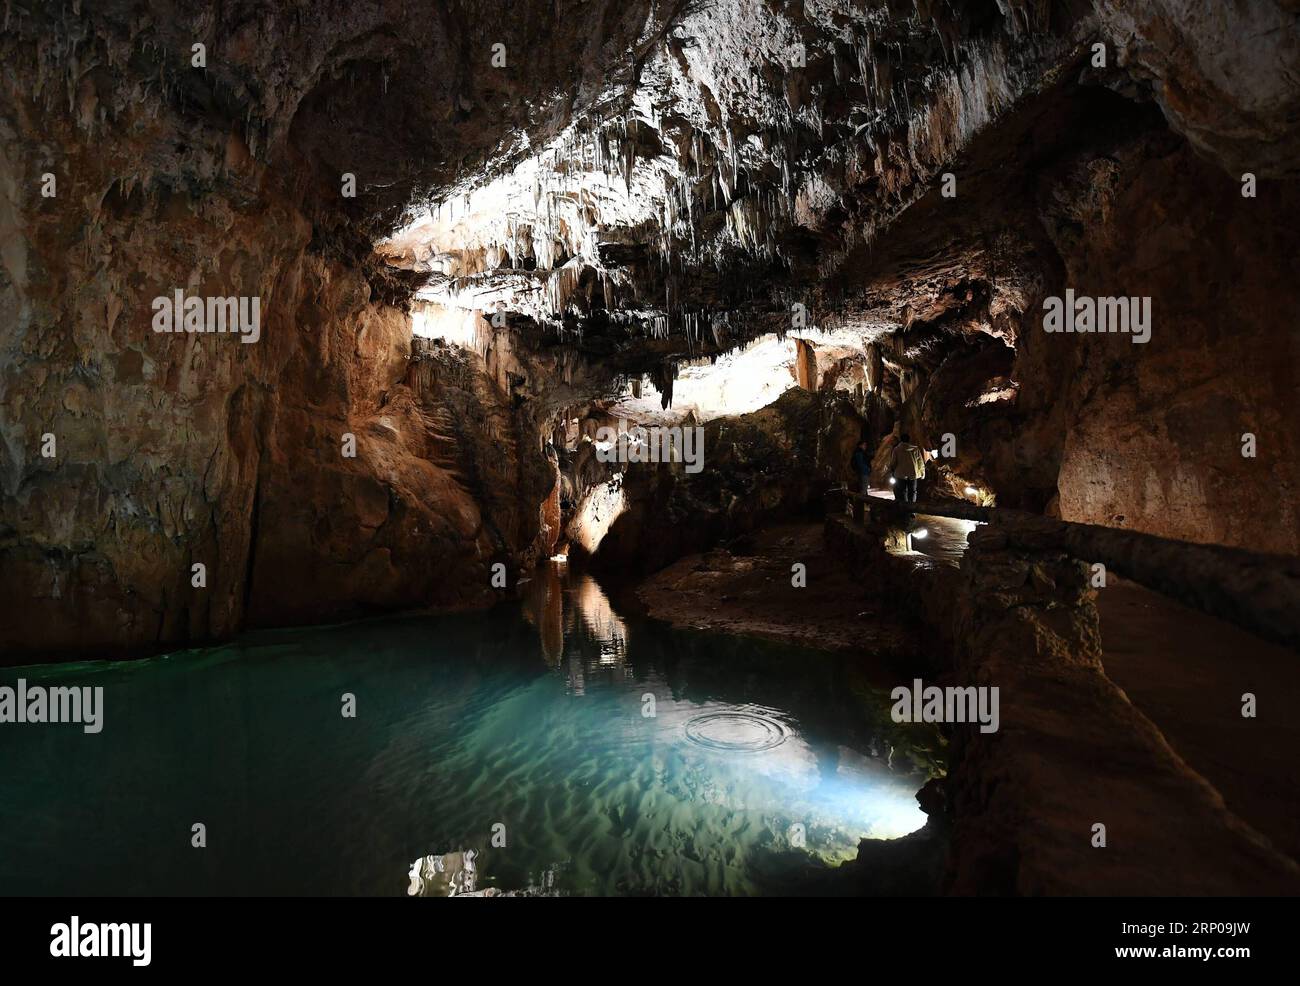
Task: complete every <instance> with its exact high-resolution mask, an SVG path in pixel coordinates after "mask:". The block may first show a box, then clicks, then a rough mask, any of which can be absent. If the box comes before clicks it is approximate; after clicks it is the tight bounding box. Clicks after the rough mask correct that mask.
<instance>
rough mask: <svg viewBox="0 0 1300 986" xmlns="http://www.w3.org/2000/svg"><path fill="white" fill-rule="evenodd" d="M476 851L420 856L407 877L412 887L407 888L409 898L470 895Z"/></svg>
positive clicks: (475, 871) (475, 868) (472, 891)
mask: <svg viewBox="0 0 1300 986" xmlns="http://www.w3.org/2000/svg"><path fill="white" fill-rule="evenodd" d="M474 856H475V852H474V850H473V849H466V850H465V851H464V852H449V853H443V854H442V855H440V856H422V857H420V858H419V859H417V860H416V861H415V862H414V863H412V864H411V870H410V872H409V873H408V874H407V876H409V877H410V878H411V885H410V886H409V887H407V888H406V895H407V896H408V897H458V896H462V895H465V894H473V893H474V890H475V883H476V880H477V874H478V869H477V867H476V866H475V865H474Z"/></svg>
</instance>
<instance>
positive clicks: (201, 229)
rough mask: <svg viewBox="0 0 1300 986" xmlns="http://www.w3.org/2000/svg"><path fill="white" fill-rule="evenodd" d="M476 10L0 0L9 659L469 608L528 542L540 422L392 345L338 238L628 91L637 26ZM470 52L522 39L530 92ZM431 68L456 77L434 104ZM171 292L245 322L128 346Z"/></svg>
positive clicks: (461, 369) (476, 364) (609, 16)
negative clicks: (2, 2)
mask: <svg viewBox="0 0 1300 986" xmlns="http://www.w3.org/2000/svg"><path fill="white" fill-rule="evenodd" d="M493 6H494V5H493V4H492V3H478V4H452V5H448V6H446V7H445V8H444V9H443V11H442V14H441V15H440V16H439V17H436V18H429V17H426V16H423V15H421V14H420V13H419V12H418V11H414V10H411V9H408V7H407V5H404V4H396V3H389V4H379V5H375V6H374V7H373V8H368V9H366V10H357V9H355V8H354V6H353V5H349V4H296V3H287V4H283V5H274V6H265V7H261V8H259V6H258V5H243V4H237V5H232V6H230V7H228V8H226V9H224V10H223V11H222V12H221V13H220V14H217V13H215V12H213V11H211V10H208V9H207V8H206V5H197V4H196V5H192V6H188V7H187V6H185V5H181V6H179V7H175V8H173V7H171V6H170V5H167V6H165V7H164V6H163V5H155V6H154V7H153V8H140V7H138V6H133V5H130V4H118V3H104V4H96V5H88V6H87V7H86V8H84V9H83V8H82V7H81V5H57V6H56V5H50V6H48V7H47V6H44V5H35V6H30V5H26V4H22V3H18V4H12V3H11V4H7V5H6V8H7V9H6V14H5V32H4V34H3V36H2V44H3V61H4V65H5V71H4V74H3V98H2V99H0V192H2V193H3V194H0V261H3V263H2V264H0V323H2V324H3V327H4V329H3V334H2V336H0V595H3V598H4V602H3V604H0V653H3V654H4V656H5V658H6V659H10V660H18V659H21V658H23V657H33V658H44V657H52V656H65V655H76V654H86V655H94V656H97V657H106V656H114V655H121V654H128V653H138V652H140V651H141V650H147V649H151V648H160V647H166V646H173V645H176V644H180V643H187V642H194V641H202V640H206V639H213V638H219V637H224V636H228V635H229V634H231V633H232V632H234V631H236V630H238V629H239V628H241V627H243V626H246V625H250V624H259V623H260V624H266V623H275V624H283V623H292V622H298V621H322V620H329V619H339V618H346V617H349V616H354V615H358V614H360V613H364V612H369V611H374V610H377V609H393V608H399V607H408V606H430V605H432V606H456V605H465V604H470V603H481V602H482V601H483V600H484V598H485V597H486V595H487V593H488V576H487V571H488V565H489V563H490V562H492V561H494V560H501V561H505V562H507V563H508V564H510V565H511V566H513V567H518V566H520V565H524V564H527V563H528V562H529V560H530V559H534V558H536V557H537V555H538V554H539V553H540V551H542V550H544V549H545V544H543V543H542V541H544V540H545V539H544V538H543V539H541V540H539V537H538V535H539V531H540V529H541V527H542V524H543V518H542V515H541V504H542V501H543V500H545V499H546V497H547V495H548V491H549V490H550V489H551V488H552V486H553V485H554V480H555V475H554V470H553V468H552V469H548V468H547V467H546V463H545V460H544V459H540V458H539V457H536V456H535V454H534V449H535V448H539V447H540V443H538V442H537V432H536V422H535V421H534V420H532V417H531V416H530V415H529V414H518V413H516V412H517V411H518V407H517V403H518V402H517V401H515V400H513V399H512V397H511V394H510V391H509V389H508V388H507V389H505V390H502V389H501V388H500V387H499V386H497V385H496V384H495V383H494V379H496V378H495V377H494V376H493V371H494V368H493V367H491V366H489V361H488V360H485V359H483V358H481V357H474V356H465V357H462V358H461V359H460V361H459V362H458V363H457V362H455V361H452V362H447V361H444V362H439V361H438V360H436V359H423V358H417V359H415V360H413V359H412V355H413V349H412V341H411V329H410V316H409V313H408V311H407V310H406V309H405V307H404V306H400V307H399V306H395V305H394V304H393V302H396V301H399V300H400V299H401V298H402V297H404V296H405V295H404V292H403V289H402V286H401V285H400V283H395V282H394V281H393V280H392V278H391V276H390V275H389V274H387V273H385V272H384V271H383V270H381V269H379V268H378V267H377V265H375V264H374V262H373V260H371V259H369V248H368V246H367V245H365V239H364V236H363V233H362V232H359V230H364V228H365V225H366V224H376V223H382V222H383V221H384V220H383V216H384V215H385V214H386V213H388V212H391V210H392V209H393V208H395V207H400V206H402V205H404V204H405V202H406V201H407V200H408V199H409V198H410V197H411V196H412V195H414V194H418V189H419V188H420V187H421V183H423V185H424V186H425V187H429V186H432V187H439V186H440V185H445V184H447V183H449V182H450V180H451V178H452V176H454V174H455V172H456V171H457V170H459V169H461V168H468V167H473V166H475V164H476V163H481V162H482V161H483V160H484V159H485V158H486V157H487V156H488V155H489V154H490V153H498V154H499V153H502V146H501V145H502V142H503V141H504V147H505V151H506V152H507V153H508V152H509V147H510V141H512V140H515V139H517V138H518V137H519V136H520V135H521V134H525V133H528V132H530V131H531V132H534V133H542V134H544V133H546V132H548V131H550V130H551V129H553V128H554V127H555V126H557V125H558V124H559V123H560V122H562V121H563V120H564V119H565V118H566V117H567V115H568V114H569V113H570V112H572V108H573V105H574V102H575V101H577V100H581V99H584V98H585V99H587V100H591V99H594V98H595V96H596V95H598V94H599V93H602V92H605V93H608V92H609V91H610V86H609V84H610V81H611V80H615V81H617V80H618V79H620V78H621V79H624V80H625V81H626V80H628V79H630V78H631V77H632V75H631V71H632V67H633V65H632V62H634V60H635V53H636V51H637V45H638V44H639V43H640V44H644V43H648V42H647V41H646V40H645V39H646V38H649V37H652V36H653V35H654V33H655V32H656V31H659V30H661V29H662V21H661V20H659V19H657V18H656V17H652V16H650V17H648V16H647V14H648V13H649V11H648V5H644V4H633V5H627V4H622V3H618V4H615V3H608V4H594V5H592V4H588V5H586V11H585V13H586V14H587V15H588V19H587V20H585V21H584V23H583V26H582V29H581V30H576V29H574V26H573V24H571V23H569V22H561V21H556V20H554V19H552V18H551V16H550V14H549V13H548V15H547V16H546V17H544V18H540V19H539V18H533V17H519V16H515V17H505V16H503V15H504V14H505V13H506V8H508V7H510V6H511V5H509V4H504V3H503V4H497V5H496V7H498V8H500V9H497V10H495V11H494V10H493ZM92 8H93V9H92ZM671 13H672V8H671V5H669V7H668V8H667V9H665V10H663V11H662V16H663V17H667V16H670V15H671ZM489 35H491V36H490V37H489ZM496 39H502V40H504V41H505V42H508V43H511V44H512V45H513V46H514V50H515V52H516V55H517V57H522V56H523V54H524V53H525V52H528V51H530V50H531V51H532V52H533V54H532V55H531V56H530V57H531V59H532V61H531V66H530V73H531V74H530V76H529V78H528V82H527V84H526V88H525V89H524V90H517V91H514V92H511V91H510V87H511V85H512V83H511V82H510V81H509V80H505V81H503V78H504V77H503V76H501V75H500V74H498V75H496V76H493V75H491V74H489V73H483V72H478V71H476V70H475V68H474V65H473V64H472V61H471V53H472V52H479V53H481V54H482V55H483V58H484V59H485V60H486V59H487V58H488V57H490V52H491V43H492V42H493V41H494V40H496ZM200 40H201V41H205V42H207V47H208V55H207V58H208V64H207V66H206V67H201V68H200V67H194V66H193V65H192V64H191V45H192V43H193V42H195V41H200ZM548 41H549V43H546V42H548ZM480 42H481V43H480ZM285 53H288V54H289V55H290V56H291V57H289V58H285V57H284V55H285ZM578 66H581V68H579V67H578ZM431 72H432V73H433V76H434V77H438V78H443V79H445V80H452V81H454V82H455V85H453V86H449V87H448V88H447V91H445V92H443V91H440V92H439V93H438V94H437V95H436V96H431V95H430V94H428V93H426V92H425V89H426V88H427V87H428V85H429V73H431ZM390 84H391V85H392V86H393V87H394V90H393V92H394V98H389V99H388V100H384V99H383V98H382V96H383V93H382V92H381V91H380V90H381V88H384V87H387V86H388V85H390ZM503 86H504V89H503ZM616 88H617V86H615V89H616ZM372 90H373V91H372ZM399 92H405V93H406V94H407V95H408V98H407V99H406V100H405V103H403V101H402V100H400V99H397V98H395V95H396V93H399ZM525 97H528V98H525ZM404 106H405V108H406V109H408V110H411V113H409V114H407V115H405V116H403V113H402V111H403V107H404ZM381 107H382V108H384V109H385V110H386V111H391V112H393V113H396V114H397V115H398V117H399V118H400V123H399V121H398V120H397V119H394V120H388V121H387V122H388V123H389V124H392V125H391V126H385V125H382V124H384V120H380V119H377V118H376V117H375V112H376V109H377V108H381ZM416 110H418V114H416V112H415V111H416ZM348 134H352V135H353V136H354V137H355V140H352V141H349V140H348V139H346V138H347V135H348ZM293 135H298V136H299V137H300V138H301V139H299V140H298V141H297V142H296V143H295V142H294V140H293V139H292V137H293ZM419 135H423V136H419ZM389 137H391V138H393V140H398V139H399V138H400V139H401V140H404V141H405V143H406V146H405V148H404V150H403V152H402V153H398V152H397V151H396V150H395V147H394V146H393V144H392V143H391V142H389V143H385V144H383V145H382V146H380V147H378V148H377V149H376V147H375V145H374V143H373V141H374V140H375V139H383V140H387V139H388V138H389ZM341 138H342V139H341ZM363 138H364V139H363ZM367 141H368V142H369V143H366V142H367ZM420 141H423V142H424V143H423V144H420V143H419V142H420ZM412 145H418V146H412ZM415 161H420V162H422V168H413V167H412V164H413V163H414V162H415ZM368 169H369V170H368ZM344 171H354V172H357V173H358V175H359V177H358V181H359V186H360V188H361V193H360V195H359V196H358V199H359V202H351V201H346V200H344V199H343V198H342V197H341V196H340V194H339V189H340V188H341V187H342V186H341V184H340V179H341V177H342V173H343V172H344ZM46 174H50V175H53V177H54V180H55V185H54V186H53V191H54V194H53V195H48V194H42V190H43V189H47V188H50V186H49V185H48V183H47V182H46V180H45V178H44V176H45V175H46ZM349 213H351V214H352V215H351V216H350V215H349ZM381 228H382V227H381ZM358 244H361V247H360V249H359V248H358ZM174 289H183V290H184V291H185V292H186V293H188V294H190V295H201V296H208V295H212V296H222V297H225V296H244V297H250V296H256V297H258V298H260V302H261V336H260V338H259V339H258V341H257V342H255V343H252V344H243V343H241V341H240V340H239V338H238V337H236V336H231V335H192V334H180V335H169V334H160V333H156V332H154V331H153V330H152V319H153V315H154V310H153V308H152V307H151V299H153V298H155V297H157V296H160V295H164V296H170V295H171V292H172V291H173V290H174ZM467 364H468V367H467ZM502 372H503V373H504V371H502ZM46 435H52V436H53V438H54V442H55V444H54V446H53V449H52V451H53V453H54V454H52V455H50V456H48V457H47V456H44V455H42V454H41V453H42V449H43V447H44V438H43V436H46ZM348 435H352V436H354V437H355V456H351V455H349V454H348V453H349V452H350V451H351V450H350V449H346V448H345V444H344V443H345V440H346V436H348ZM525 449H526V450H527V453H528V454H527V455H525V454H523V450H525ZM552 536H553V535H552ZM195 564H202V565H203V566H205V571H204V573H203V584H202V585H201V586H200V585H196V584H195V582H196V581H198V579H197V578H196V576H195V575H194V572H193V568H192V566H194V565H195ZM449 572H453V573H456V577H454V578H448V577H447V574H448V573H449Z"/></svg>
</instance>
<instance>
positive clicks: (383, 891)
mask: <svg viewBox="0 0 1300 986" xmlns="http://www.w3.org/2000/svg"><path fill="white" fill-rule="evenodd" d="M862 664H863V659H861V658H859V659H857V660H856V661H854V662H849V661H846V660H845V659H844V658H841V657H836V656H832V655H829V654H825V653H822V652H818V651H811V650H803V649H799V648H793V647H790V646H787V645H780V644H774V643H770V642H765V641H758V640H753V639H746V638H740V637H732V636H725V635H719V634H713V633H705V632H699V631H691V630H676V629H672V628H670V627H668V626H667V625H665V624H662V623H658V622H656V621H652V620H649V619H646V618H644V617H637V616H625V615H621V614H620V613H619V612H618V611H617V610H616V609H615V608H614V606H613V605H612V604H611V602H610V599H609V597H608V596H607V595H606V593H605V592H604V591H603V590H602V588H601V587H600V585H599V584H598V583H597V582H596V581H595V580H593V579H592V578H590V577H588V576H585V575H576V574H575V575H569V574H568V573H566V572H565V571H564V567H563V566H561V565H552V566H551V568H549V569H542V570H539V571H538V572H537V573H536V575H535V576H534V578H533V579H531V580H529V581H528V582H526V583H524V585H523V586H522V591H521V598H520V599H517V600H513V601H511V602H508V603H503V604H502V605H500V606H498V607H496V608H494V609H493V610H490V611H487V612H480V613H467V614H453V615H439V616H402V617H390V618H384V619H376V620H368V621H362V622H356V623H350V624H345V625H337V626H328V627H312V628H304V629H292V630H275V631H260V632H252V633H248V634H245V635H243V636H241V637H239V638H237V639H236V640H235V641H233V642H230V643H228V644H225V645H222V646H218V647H211V648H204V649H192V650H185V651H178V652H174V653H170V654H166V655H163V656H159V657H153V658H148V659H143V660H134V661H124V662H82V663H78V664H49V665H30V666H27V667H19V668H6V669H3V670H0V686H8V687H11V688H12V687H15V685H16V683H17V681H18V679H23V680H24V681H25V683H26V687H27V688H28V689H34V688H45V689H47V690H52V689H55V688H59V687H80V688H102V689H103V692H102V695H103V699H102V708H101V709H100V710H99V715H100V716H101V719H100V726H101V729H100V731H99V732H96V733H87V732H86V731H85V730H83V728H82V727H81V726H80V725H77V724H71V723H62V724H55V723H43V724H42V723H26V724H24V725H20V726H11V727H9V728H7V729H6V730H5V731H4V733H3V740H4V744H5V749H4V756H3V757H2V758H0V792H3V797H2V798H0V891H3V892H5V893H8V894H32V895H43V894H70V895H71V894H75V895H107V894H113V895H116V894H164V895H172V894H178V895H179V894H189V895H193V894H235V895H242V894H276V895H344V894H364V895H375V896H405V895H408V894H410V895H416V894H418V895H427V896H440V895H446V894H449V893H451V892H452V891H453V890H457V891H460V892H464V891H467V890H473V891H476V892H479V893H483V892H488V893H507V892H509V893H524V894H562V895H588V894H617V895H646V894H689V895H757V894H799V893H805V892H807V893H813V892H822V893H824V892H828V891H830V892H833V890H834V874H835V872H836V867H837V866H838V865H839V864H841V863H843V862H845V861H849V860H852V859H853V858H854V857H855V856H856V855H857V850H858V843H859V840H860V839H862V838H871V839H892V838H897V837H899V836H903V835H905V834H907V833H909V832H912V831H915V830H917V829H919V828H921V827H922V826H923V825H924V823H925V815H924V814H922V812H921V811H920V810H919V808H918V806H917V801H916V793H917V791H918V790H919V789H920V788H921V787H922V785H924V783H925V782H926V781H927V780H928V779H929V778H930V777H931V776H934V775H935V774H937V773H939V772H940V771H941V770H942V744H941V742H940V740H939V737H938V733H937V732H935V731H934V728H933V727H931V726H926V725H899V724H895V723H894V722H892V720H891V719H890V716H889V704H890V703H889V696H888V691H887V690H886V689H884V688H882V687H879V685H878V683H877V682H876V681H874V680H873V679H872V676H871V675H870V674H868V673H865V672H864V671H863V668H862V666H861V665H862ZM467 859H468V860H470V861H471V865H470V867H469V869H470V870H471V871H472V877H473V879H472V880H471V881H470V885H468V886H466V885H465V884H464V882H463V881H462V882H460V883H457V884H456V885H455V886H453V884H452V882H451V881H450V880H449V879H444V878H443V877H444V876H445V874H446V873H450V872H452V871H457V870H459V869H460V868H461V867H462V866H463V863H464V862H465V860H467ZM444 867H445V869H444Z"/></svg>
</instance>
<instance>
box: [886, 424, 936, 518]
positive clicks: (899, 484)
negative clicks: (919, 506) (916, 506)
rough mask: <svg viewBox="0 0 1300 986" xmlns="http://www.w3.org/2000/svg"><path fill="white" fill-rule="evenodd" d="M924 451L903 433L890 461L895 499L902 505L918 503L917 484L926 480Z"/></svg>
mask: <svg viewBox="0 0 1300 986" xmlns="http://www.w3.org/2000/svg"><path fill="white" fill-rule="evenodd" d="M926 458H927V456H926V454H925V450H924V449H919V448H917V447H916V446H915V445H913V444H912V441H911V436H909V435H908V434H907V432H903V433H902V434H900V435H899V436H898V444H897V445H895V446H894V452H893V454H892V455H891V456H890V459H889V469H890V472H891V473H892V474H893V476H894V499H895V500H898V501H899V502H900V503H915V502H916V484H917V481H918V480H921V479H924V478H925V460H926Z"/></svg>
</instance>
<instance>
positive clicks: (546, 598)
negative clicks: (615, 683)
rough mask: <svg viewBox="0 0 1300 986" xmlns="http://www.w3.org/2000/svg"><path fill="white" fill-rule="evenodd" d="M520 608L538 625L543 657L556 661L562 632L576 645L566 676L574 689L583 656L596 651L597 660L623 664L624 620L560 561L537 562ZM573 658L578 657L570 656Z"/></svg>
mask: <svg viewBox="0 0 1300 986" xmlns="http://www.w3.org/2000/svg"><path fill="white" fill-rule="evenodd" d="M523 613H524V617H525V619H527V620H528V622H530V623H532V624H533V625H534V626H535V627H537V632H538V634H539V636H540V637H541V641H542V654H543V655H544V656H545V657H546V663H547V664H549V665H551V666H552V667H559V666H560V663H561V659H562V658H563V657H564V652H565V651H564V644H565V639H566V637H570V638H572V642H573V644H574V645H575V648H576V649H575V651H574V653H572V654H571V655H570V658H571V661H570V670H569V678H570V682H571V685H572V687H573V689H574V691H575V692H576V693H578V694H581V692H582V688H583V669H582V666H581V665H582V660H583V657H584V656H585V655H590V654H591V652H592V651H593V650H594V651H595V658H596V661H595V663H597V664H598V665H599V666H601V667H604V668H612V667H613V668H616V667H621V666H622V664H623V660H624V658H625V657H626V656H627V624H626V623H624V622H623V620H622V619H621V618H620V617H619V615H618V614H617V613H616V612H614V607H613V605H612V604H611V603H610V601H609V597H608V596H607V595H605V593H604V591H603V590H602V589H601V588H600V584H599V583H598V582H596V580H595V579H593V578H592V577H591V576H589V575H577V574H573V573H570V572H569V571H568V570H567V567H566V566H565V565H563V564H561V563H559V562H551V563H550V564H548V565H544V566H542V567H541V568H538V569H537V570H536V572H535V573H534V574H533V577H532V578H531V579H529V580H528V581H527V582H525V583H523ZM575 659H576V663H574V660H575Z"/></svg>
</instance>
